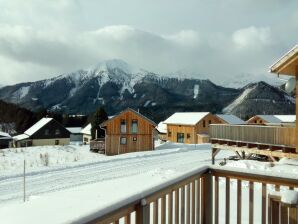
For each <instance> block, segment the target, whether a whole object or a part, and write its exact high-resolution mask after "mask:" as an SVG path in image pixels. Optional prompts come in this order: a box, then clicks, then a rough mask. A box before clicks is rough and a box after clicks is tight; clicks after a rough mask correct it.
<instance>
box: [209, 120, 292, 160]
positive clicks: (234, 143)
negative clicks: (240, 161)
mask: <svg viewBox="0 0 298 224" xmlns="http://www.w3.org/2000/svg"><path fill="white" fill-rule="evenodd" d="M209 133H210V141H211V143H212V148H213V157H215V155H216V154H217V153H218V151H219V150H221V149H227V150H233V151H235V152H236V154H237V155H238V156H239V157H240V158H242V154H245V153H247V154H249V155H252V154H259V155H265V156H269V157H270V158H271V159H272V160H274V158H275V157H278V158H282V157H288V158H298V154H297V152H296V142H295V139H296V138H295V135H296V133H295V127H281V126H262V125H225V124H214V125H210V130H209Z"/></svg>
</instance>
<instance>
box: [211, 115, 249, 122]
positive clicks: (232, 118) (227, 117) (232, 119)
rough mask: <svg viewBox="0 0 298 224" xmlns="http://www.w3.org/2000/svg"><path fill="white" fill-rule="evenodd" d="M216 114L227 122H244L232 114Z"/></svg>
mask: <svg viewBox="0 0 298 224" xmlns="http://www.w3.org/2000/svg"><path fill="white" fill-rule="evenodd" d="M216 116H217V117H219V118H220V119H221V120H223V121H224V122H226V123H227V124H245V121H243V120H241V119H240V118H239V117H237V116H235V115H233V114H216Z"/></svg>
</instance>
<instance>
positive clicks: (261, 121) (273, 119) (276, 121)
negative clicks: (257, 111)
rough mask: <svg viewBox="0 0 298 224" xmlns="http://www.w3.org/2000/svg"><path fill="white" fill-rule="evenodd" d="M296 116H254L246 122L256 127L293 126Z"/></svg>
mask: <svg viewBox="0 0 298 224" xmlns="http://www.w3.org/2000/svg"><path fill="white" fill-rule="evenodd" d="M295 122H296V115H255V116H253V117H251V118H250V119H248V120H247V121H246V123H247V124H256V125H257V124H258V125H289V126H290V125H292V126H295Z"/></svg>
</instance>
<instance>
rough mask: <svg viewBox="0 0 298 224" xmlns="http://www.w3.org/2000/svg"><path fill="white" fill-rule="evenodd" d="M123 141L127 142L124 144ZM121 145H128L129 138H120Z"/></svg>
mask: <svg viewBox="0 0 298 224" xmlns="http://www.w3.org/2000/svg"><path fill="white" fill-rule="evenodd" d="M122 139H125V142H122ZM120 145H127V138H126V137H120Z"/></svg>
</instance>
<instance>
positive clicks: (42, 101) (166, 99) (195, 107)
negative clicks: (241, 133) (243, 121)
mask: <svg viewBox="0 0 298 224" xmlns="http://www.w3.org/2000/svg"><path fill="white" fill-rule="evenodd" d="M260 83H261V84H260ZM249 85H250V84H249ZM249 85H248V86H249ZM251 85H256V88H257V90H254V92H255V91H256V92H257V93H256V94H254V95H253V97H255V99H257V95H258V94H261V91H262V90H265V89H266V91H269V93H268V94H267V95H266V96H265V97H267V98H268V100H271V101H270V102H274V101H276V102H281V101H282V100H281V99H282V98H283V99H284V100H285V101H286V99H287V98H289V99H291V98H290V96H289V95H288V94H286V93H285V92H283V91H282V90H280V89H277V88H275V87H272V86H271V87H272V88H269V86H270V85H269V84H266V85H265V83H264V82H259V84H258V83H257V84H251ZM249 88H251V87H247V86H245V87H243V88H227V87H222V86H220V85H216V84H214V83H213V82H211V81H210V80H208V79H204V80H202V79H193V78H179V77H170V76H163V75H159V74H156V73H153V72H149V71H146V70H144V69H140V68H136V67H133V66H131V65H129V64H127V63H126V62H124V61H122V60H119V59H117V60H109V61H105V62H101V63H99V64H97V65H96V66H94V67H90V68H89V69H81V70H77V71H75V72H71V73H65V74H62V75H59V76H56V77H53V78H50V79H44V80H40V81H36V82H26V83H19V84H16V85H11V86H4V87H2V88H0V99H2V100H5V101H7V102H11V103H15V104H18V105H20V106H22V107H25V108H27V109H30V110H34V111H36V110H38V109H41V108H46V109H49V110H52V111H58V112H61V113H70V114H78V113H80V114H88V113H90V112H93V111H95V109H96V108H97V107H99V106H103V107H105V108H106V110H107V112H108V113H110V114H114V113H117V112H119V111H121V110H122V109H125V108H126V107H132V108H135V109H141V110H143V111H144V113H147V114H148V115H149V116H150V117H151V118H155V119H156V120H157V121H158V120H162V119H164V118H165V117H166V116H168V115H170V114H171V113H173V112H175V111H186V110H188V111H210V112H213V113H219V112H222V110H223V109H224V111H226V112H229V113H234V114H235V115H236V114H237V115H238V116H239V110H241V111H245V113H244V114H243V113H240V115H241V116H240V117H242V118H243V117H246V116H247V115H248V114H251V113H253V112H254V111H255V112H257V110H256V109H255V108H254V107H253V108H254V109H253V110H248V109H243V108H244V107H248V106H250V104H247V105H245V103H243V102H242V101H241V102H239V103H238V104H237V101H236V103H235V100H237V98H239V97H240V96H241V94H243V92H245V91H248V90H247V89H249ZM277 92H278V93H277ZM270 93H275V95H274V97H275V98H274V97H273V98H270ZM282 96H283V97H282ZM247 100H250V101H251V99H250V98H247ZM247 100H246V101H247ZM238 101H239V100H238ZM257 101H258V100H255V102H257ZM259 101H260V100H259ZM233 102H234V108H232V109H230V110H228V109H229V105H230V104H232V103H233ZM293 105H294V103H293V102H291V103H290V104H289V105H286V106H287V107H285V109H287V110H288V111H289V113H291V112H292V108H293V107H294V106H293ZM230 107H231V106H230ZM225 108H228V109H225ZM237 108H238V109H237ZM239 108H242V109H239ZM262 108H263V110H264V111H263V112H264V113H267V112H268V111H266V110H267V109H266V108H264V107H262ZM274 108H276V109H274ZM156 111H158V113H156ZM269 111H272V112H276V113H279V112H284V111H285V110H283V109H282V108H280V107H279V106H276V107H272V108H271V109H270V110H269ZM258 112H259V111H258Z"/></svg>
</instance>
